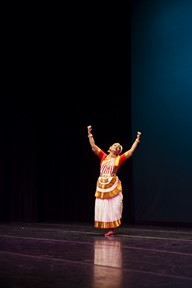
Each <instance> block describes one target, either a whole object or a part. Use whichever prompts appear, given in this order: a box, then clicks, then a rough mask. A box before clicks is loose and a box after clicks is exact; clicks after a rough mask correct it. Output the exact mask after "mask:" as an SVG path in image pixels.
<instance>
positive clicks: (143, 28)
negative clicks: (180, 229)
mask: <svg viewBox="0 0 192 288" xmlns="http://www.w3.org/2000/svg"><path fill="white" fill-rule="evenodd" d="M191 29H192V2H191V1H187V0H184V1H171V0H168V1H162V0H161V1H158V0H157V1H150V0H146V1H134V5H133V10H132V116H133V118H132V129H133V131H134V130H135V129H136V127H138V125H139V124H140V123H142V128H141V129H142V130H143V141H142V153H141V154H140V160H139V161H137V162H135V163H134V166H133V167H134V168H133V169H134V180H133V182H134V188H135V189H134V196H135V220H136V222H137V223H158V222H161V223H164V224H167V223H175V224H176V223H180V224H182V223H186V224H187V223H188V224H191V223H192V209H191V203H192V177H191V171H192V166H191V163H192V153H191V147H192V114H191V107H192V82H191V75H192V53H191V51H192V37H191Z"/></svg>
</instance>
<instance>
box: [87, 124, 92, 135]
mask: <svg viewBox="0 0 192 288" xmlns="http://www.w3.org/2000/svg"><path fill="white" fill-rule="evenodd" d="M87 131H88V133H91V131H92V127H91V125H89V126H87Z"/></svg>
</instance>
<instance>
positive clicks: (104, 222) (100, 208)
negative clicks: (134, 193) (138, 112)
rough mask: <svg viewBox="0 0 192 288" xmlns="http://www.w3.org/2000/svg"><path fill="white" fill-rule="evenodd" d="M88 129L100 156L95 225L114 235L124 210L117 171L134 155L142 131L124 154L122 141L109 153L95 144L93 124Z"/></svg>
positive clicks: (93, 148) (93, 149) (112, 146)
mask: <svg viewBox="0 0 192 288" xmlns="http://www.w3.org/2000/svg"><path fill="white" fill-rule="evenodd" d="M87 130H88V138H89V143H90V145H91V148H92V151H93V152H94V153H95V154H96V155H97V156H98V157H99V158H100V176H99V177H98V179H97V184H96V191H95V216H94V217H95V219H94V227H96V228H104V229H108V232H107V233H105V236H106V237H108V236H114V235H115V228H117V227H119V226H120V225H121V221H122V212H123V193H122V185H121V181H120V179H119V178H118V176H117V172H118V170H119V168H120V166H121V165H122V163H123V162H125V161H126V160H127V159H128V158H129V157H131V156H132V155H133V152H134V151H135V149H136V148H137V145H138V143H139V142H140V137H141V132H137V137H136V139H135V141H134V143H133V144H132V146H131V148H130V149H129V150H127V151H126V152H124V153H123V154H121V153H122V150H123V147H122V145H121V144H120V143H114V144H112V145H111V146H110V147H109V150H108V151H107V152H108V154H107V153H105V152H104V151H103V150H102V149H100V148H99V147H98V146H97V145H96V144H95V140H94V137H93V134H92V126H88V127H87Z"/></svg>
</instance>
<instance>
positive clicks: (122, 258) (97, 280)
mask: <svg viewBox="0 0 192 288" xmlns="http://www.w3.org/2000/svg"><path fill="white" fill-rule="evenodd" d="M104 233H105V231H103V230H101V229H96V228H94V227H93V226H92V224H82V223H80V224H79V223H72V224H65V223H59V224H58V223H0V287H1V288H146V287H148V288H155V287H157V288H192V228H184V227H183V228H181V227H179V228H177V227H176V228H175V227H162V226H146V225H145V226H144V225H140V226H137V225H136V226H134V225H130V226H129V225H127V226H123V225H122V226H121V227H120V228H119V229H118V230H117V234H116V235H115V236H114V237H110V238H106V237H104Z"/></svg>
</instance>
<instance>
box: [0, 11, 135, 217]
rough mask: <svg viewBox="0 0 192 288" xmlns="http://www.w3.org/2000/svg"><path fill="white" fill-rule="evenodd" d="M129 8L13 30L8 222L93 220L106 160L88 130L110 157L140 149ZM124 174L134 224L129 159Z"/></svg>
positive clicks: (5, 161)
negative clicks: (135, 139)
mask: <svg viewBox="0 0 192 288" xmlns="http://www.w3.org/2000/svg"><path fill="white" fill-rule="evenodd" d="M44 8H45V7H44ZM101 8H102V9H101ZM47 9H48V10H47ZM121 9H122V7H119V9H117V7H111V9H110V11H109V7H104V6H102V7H87V6H86V10H84V8H83V7H82V6H81V7H70V8H69V7H66V8H63V7H62V9H61V7H46V9H43V10H42V11H41V9H38V10H37V11H39V13H38V12H36V13H35V17H34V14H33V15H31V14H30V13H29V12H28V13H25V14H23V15H22V17H20V18H19V17H17V19H16V21H14V23H13V21H11V22H9V23H7V24H6V33H5V35H4V37H5V40H6V41H4V46H3V48H4V52H3V53H4V56H5V59H6V63H5V65H4V67H3V69H4V76H3V79H4V84H5V87H6V89H5V90H4V94H3V95H2V103H1V125H0V129H1V144H0V147H1V154H0V157H1V158H0V161H1V162H0V197H1V201H0V220H1V221H57V222H58V221H89V222H92V221H93V216H94V192H95V185H96V179H97V176H98V173H99V162H98V159H97V158H96V157H95V155H94V154H93V153H92V151H91V149H90V146H89V143H88V138H87V125H89V124H91V125H92V126H93V133H94V135H95V139H96V142H97V144H98V145H99V146H101V147H102V148H103V149H104V150H106V151H107V149H108V147H109V145H111V144H112V143H113V142H115V141H119V142H121V143H122V145H123V146H124V149H126V148H129V146H130V145H131V142H132V136H131V94H130V91H131V87H130V8H129V9H128V10H125V11H124V12H125V13H124V14H123V15H122V13H121ZM126 9H127V6H126ZM45 11H47V12H45ZM48 11H49V12H48ZM8 35H9V37H8ZM120 176H121V177H122V178H123V179H124V181H122V182H124V191H125V196H124V197H125V202H124V203H125V204H124V205H125V209H124V211H125V212H124V213H125V217H124V219H125V220H124V221H125V222H127V221H128V222H129V221H132V218H133V217H132V212H131V209H132V207H133V206H132V205H131V201H132V200H131V183H132V180H131V178H132V177H131V161H130V162H129V163H126V164H125V167H124V168H122V170H121V171H120ZM123 179H122V180H123Z"/></svg>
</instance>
